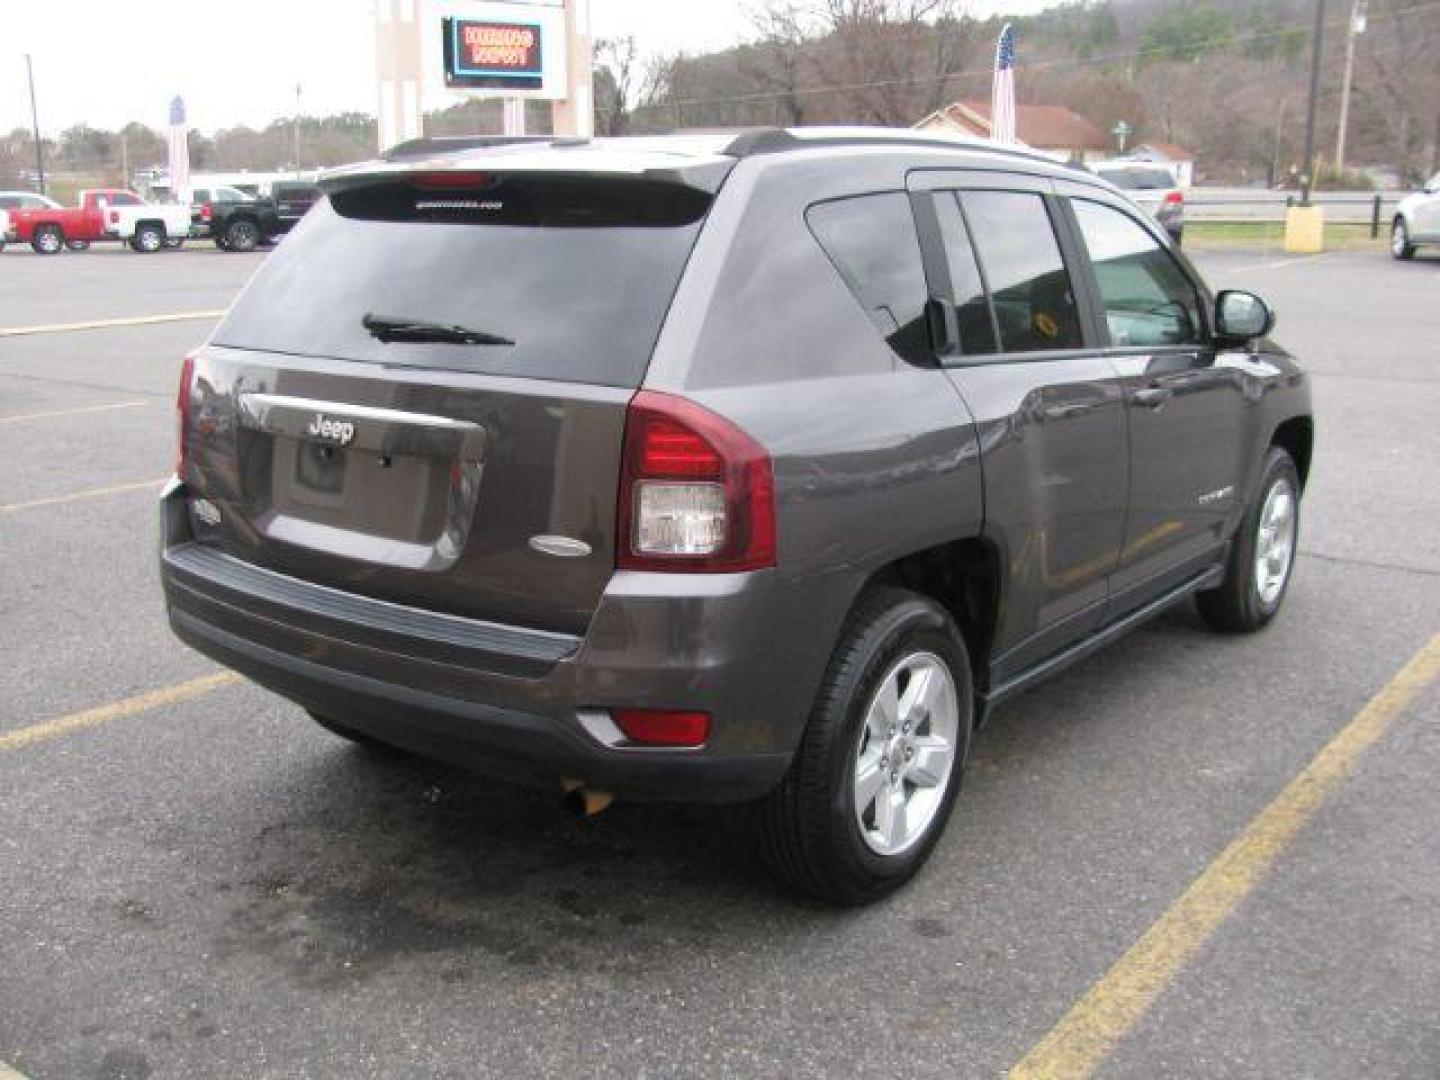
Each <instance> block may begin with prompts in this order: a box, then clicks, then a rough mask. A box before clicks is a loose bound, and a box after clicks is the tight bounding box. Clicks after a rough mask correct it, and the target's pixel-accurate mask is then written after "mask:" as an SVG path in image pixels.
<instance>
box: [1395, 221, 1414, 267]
mask: <svg viewBox="0 0 1440 1080" xmlns="http://www.w3.org/2000/svg"><path fill="white" fill-rule="evenodd" d="M1390 256H1391V258H1395V259H1413V258H1414V257H1415V245H1414V244H1412V243H1410V229H1409V228H1408V227H1407V226H1406V224H1405V219H1404V218H1403V217H1397V218H1396V219H1395V220H1394V221H1393V222H1392V223H1391V225H1390Z"/></svg>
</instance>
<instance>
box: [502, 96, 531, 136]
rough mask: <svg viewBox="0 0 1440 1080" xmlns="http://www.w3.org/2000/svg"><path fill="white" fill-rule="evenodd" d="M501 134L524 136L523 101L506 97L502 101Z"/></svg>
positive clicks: (522, 99)
mask: <svg viewBox="0 0 1440 1080" xmlns="http://www.w3.org/2000/svg"><path fill="white" fill-rule="evenodd" d="M501 115H502V118H503V119H502V125H503V126H502V128H501V130H502V132H503V134H506V135H524V134H525V99H524V98H514V97H507V98H505V99H503V108H502V110H501Z"/></svg>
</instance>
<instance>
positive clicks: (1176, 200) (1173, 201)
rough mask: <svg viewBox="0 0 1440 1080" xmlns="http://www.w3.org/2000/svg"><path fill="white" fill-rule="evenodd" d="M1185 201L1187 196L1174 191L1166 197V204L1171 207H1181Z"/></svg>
mask: <svg viewBox="0 0 1440 1080" xmlns="http://www.w3.org/2000/svg"><path fill="white" fill-rule="evenodd" d="M1184 201H1185V196H1184V195H1182V194H1180V192H1178V191H1172V192H1170V193H1168V194H1167V195H1166V196H1165V202H1166V204H1167V205H1170V206H1179V205H1181V204H1182V203H1184Z"/></svg>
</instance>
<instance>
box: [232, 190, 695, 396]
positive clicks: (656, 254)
mask: <svg viewBox="0 0 1440 1080" xmlns="http://www.w3.org/2000/svg"><path fill="white" fill-rule="evenodd" d="M710 198H711V197H710V196H709V195H708V194H705V193H703V192H698V191H695V190H693V189H690V188H686V187H681V186H679V185H673V184H658V183H653V182H650V181H643V180H637V179H633V178H625V179H620V180H610V179H605V180H597V179H593V178H585V179H574V178H564V177H509V178H501V177H497V176H485V175H481V174H463V175H460V176H458V177H457V176H456V175H455V174H449V175H445V176H432V177H430V178H428V179H427V178H415V179H411V180H398V181H392V182H389V183H385V184H374V185H370V186H367V187H363V188H358V189H354V190H350V191H341V192H337V193H335V194H334V195H333V196H332V197H331V198H329V199H325V200H322V201H321V202H320V203H318V204H317V205H316V206H315V207H314V208H313V209H312V210H311V211H310V212H309V213H308V214H307V215H306V216H305V217H304V218H302V219H301V221H300V224H299V225H298V226H296V228H295V230H294V231H293V232H292V233H291V234H290V236H289V237H288V238H287V239H286V240H285V241H284V242H283V243H282V244H280V246H279V247H278V248H276V250H275V251H274V253H272V254H271V255H270V257H269V258H268V259H266V260H265V263H264V265H263V266H262V267H261V269H260V270H259V272H258V273H257V274H256V275H255V277H254V279H253V280H252V281H251V283H250V285H249V287H248V288H246V289H245V291H244V292H243V293H242V294H241V296H240V298H239V300H237V301H236V303H235V306H234V307H233V308H232V309H231V311H230V314H229V316H228V317H227V318H226V319H225V321H224V322H223V323H222V324H221V326H220V328H219V329H218V330H217V331H216V333H215V337H214V339H213V340H214V342H215V343H216V344H217V345H230V346H236V347H239V348H247V349H261V350H266V351H271V352H281V353H295V354H302V355H309V356H324V357H331V358H336V359H342V360H357V361H367V362H371V363H377V364H392V365H396V366H402V367H426V368H442V369H446V370H454V371H468V372H477V373H482V374H487V375H511V376H519V377H522V378H535V379H554V380H563V381H570V382H583V383H593V384H598V385H607V386H626V387H629V386H638V385H639V384H640V382H641V380H642V379H643V378H644V375H645V369H646V367H647V366H648V364H649V361H650V354H651V352H652V351H653V349H654V347H655V340H656V338H657V336H658V335H659V332H660V324H661V322H662V321H663V320H664V318H665V313H666V311H667V310H668V309H669V306H670V300H671V297H672V296H673V295H674V292H675V288H676V285H677V284H678V283H679V280H680V275H681V273H682V272H683V270H684V267H685V262H686V259H687V258H688V257H689V254H690V250H691V248H692V247H693V245H694V242H695V237H696V236H697V234H698V233H699V230H700V225H701V222H702V220H703V217H704V214H705V212H706V210H707V209H708V208H709V204H710ZM367 315H368V316H372V317H373V318H380V319H385V320H396V321H406V322H420V323H437V324H441V325H444V326H463V327H465V328H467V329H469V330H474V331H478V332H480V333H483V334H487V335H494V336H495V337H499V338H504V339H507V340H509V341H511V342H513V343H514V344H511V345H473V344H455V343H448V342H446V343H435V342H415V341H394V340H392V341H390V342H389V343H388V344H387V343H385V342H382V341H380V340H377V339H376V338H375V337H373V336H372V335H371V333H370V332H369V331H367V330H366V328H365V327H364V326H363V325H362V320H364V319H365V318H366V316H367Z"/></svg>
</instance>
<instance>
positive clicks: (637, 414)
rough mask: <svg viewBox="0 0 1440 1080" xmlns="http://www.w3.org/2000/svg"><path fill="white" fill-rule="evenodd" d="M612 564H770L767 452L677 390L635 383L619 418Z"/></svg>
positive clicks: (703, 567)
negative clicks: (617, 495)
mask: <svg viewBox="0 0 1440 1080" xmlns="http://www.w3.org/2000/svg"><path fill="white" fill-rule="evenodd" d="M618 510H619V513H618V515H617V516H618V520H619V528H618V536H617V538H616V539H617V543H616V547H615V552H616V564H617V565H618V566H619V567H620V568H621V569H626V570H681V571H685V570H689V571H698V572H706V573H720V572H725V571H737V570H759V569H761V568H763V567H767V566H774V565H775V473H774V468H773V466H772V464H771V462H770V455H769V454H767V453H766V452H765V450H764V448H763V447H761V446H760V444H759V443H757V442H756V441H755V440H754V439H752V438H751V437H750V436H749V435H747V434H745V432H743V431H741V430H740V429H739V428H738V427H736V426H735V425H734V424H732V423H730V422H729V421H728V420H724V419H722V418H721V417H719V416H717V415H715V414H714V413H712V412H711V411H710V410H709V409H706V408H704V407H703V406H701V405H697V404H696V403H695V402H693V401H689V400H687V399H686V398H682V397H675V396H673V395H671V394H662V393H660V392H658V391H655V390H641V391H640V392H639V393H638V394H636V395H635V397H634V398H633V399H632V400H631V402H630V409H629V412H628V414H627V415H626V418H625V447H624V452H623V461H622V465H621V474H620V505H619V508H618Z"/></svg>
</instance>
